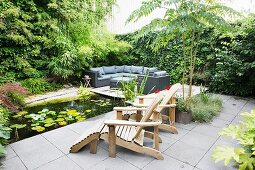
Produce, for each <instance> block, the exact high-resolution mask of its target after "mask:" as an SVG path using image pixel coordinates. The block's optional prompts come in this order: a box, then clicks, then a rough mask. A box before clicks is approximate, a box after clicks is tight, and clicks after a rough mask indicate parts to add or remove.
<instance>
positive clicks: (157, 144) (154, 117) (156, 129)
mask: <svg viewBox="0 0 255 170" xmlns="http://www.w3.org/2000/svg"><path fill="white" fill-rule="evenodd" d="M158 117H159V112H154V114H153V121H154V122H157V121H158ZM153 139H154V148H155V149H156V150H159V136H158V126H154V137H153Z"/></svg>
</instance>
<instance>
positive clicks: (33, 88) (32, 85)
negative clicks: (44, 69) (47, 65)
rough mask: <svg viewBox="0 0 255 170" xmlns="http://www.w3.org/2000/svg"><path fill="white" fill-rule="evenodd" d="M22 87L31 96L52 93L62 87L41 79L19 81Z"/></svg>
mask: <svg viewBox="0 0 255 170" xmlns="http://www.w3.org/2000/svg"><path fill="white" fill-rule="evenodd" d="M21 84H22V86H23V87H25V88H27V89H28V90H29V91H30V92H31V93H32V94H41V93H45V92H50V91H54V90H56V89H59V88H61V87H62V86H61V85H59V84H56V83H49V82H47V81H46V80H44V79H42V78H29V79H26V80H23V81H21Z"/></svg>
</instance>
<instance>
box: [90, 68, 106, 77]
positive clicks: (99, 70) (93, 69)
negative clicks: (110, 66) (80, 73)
mask: <svg viewBox="0 0 255 170" xmlns="http://www.w3.org/2000/svg"><path fill="white" fill-rule="evenodd" d="M90 70H91V71H98V72H99V76H102V75H104V74H105V72H104V70H103V68H102V67H95V68H90Z"/></svg>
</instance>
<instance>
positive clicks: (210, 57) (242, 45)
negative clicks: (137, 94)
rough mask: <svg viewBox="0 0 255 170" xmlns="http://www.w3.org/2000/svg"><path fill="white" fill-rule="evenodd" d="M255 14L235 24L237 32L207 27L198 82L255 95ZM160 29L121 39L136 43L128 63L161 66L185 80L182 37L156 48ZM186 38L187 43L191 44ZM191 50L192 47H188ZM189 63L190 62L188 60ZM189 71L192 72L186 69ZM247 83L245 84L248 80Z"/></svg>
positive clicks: (173, 77) (173, 79) (220, 90)
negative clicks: (141, 35) (155, 44)
mask: <svg viewBox="0 0 255 170" xmlns="http://www.w3.org/2000/svg"><path fill="white" fill-rule="evenodd" d="M254 20H255V17H254V15H251V16H249V17H247V18H245V19H243V20H241V21H236V22H234V23H231V25H232V26H233V27H235V29H234V30H235V31H231V32H230V33H220V32H219V31H217V30H215V29H214V27H204V28H203V30H201V32H200V40H199V41H198V42H197V49H198V50H197V54H196V59H195V60H196V61H195V63H196V66H195V72H194V78H193V80H194V84H196V85H201V84H204V85H207V86H209V90H210V91H211V92H217V93H225V94H231V95H239V96H249V95H254V94H255V92H254V88H255V86H254V84H255V80H254V77H255V76H254V72H255V70H254V69H255V67H254V61H255V58H254V56H255V51H254V48H253V47H254V45H255V44H254V37H255V36H254V35H255V33H254V30H255V27H254ZM156 37H157V32H153V31H152V32H147V33H146V34H145V35H143V37H140V38H139V32H135V33H132V34H127V35H121V36H119V37H118V38H120V39H122V40H126V41H128V42H130V43H131V44H132V46H133V48H132V49H130V51H129V52H128V53H129V54H130V58H132V59H131V60H130V61H127V63H128V64H138V65H144V66H157V67H158V68H160V69H162V70H166V71H167V72H168V73H169V74H170V78H171V82H172V83H173V84H174V83H176V82H180V81H181V80H182V70H183V67H184V63H183V56H182V40H181V37H180V36H179V37H177V36H176V37H175V38H174V39H172V40H171V41H170V42H169V43H168V44H166V46H164V47H161V48H159V49H158V50H157V51H153V49H152V48H151V45H152V44H153V41H154V40H155V39H156ZM190 42H191V40H190V37H186V46H189V45H190ZM186 50H187V53H189V48H187V49H186ZM187 65H189V61H187ZM186 73H187V74H188V72H186ZM244 82H245V83H244Z"/></svg>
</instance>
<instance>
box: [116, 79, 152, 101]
mask: <svg viewBox="0 0 255 170" xmlns="http://www.w3.org/2000/svg"><path fill="white" fill-rule="evenodd" d="M147 79H148V74H146V75H145V76H144V77H143V78H142V79H141V80H138V78H134V77H132V79H131V80H130V81H128V82H125V81H123V80H121V81H120V83H121V88H120V91H122V95H123V96H124V104H125V102H126V101H129V102H133V101H134V100H135V98H136V97H137V96H139V95H142V94H143V91H144V87H145V85H146V82H147ZM139 81H140V82H139Z"/></svg>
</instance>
